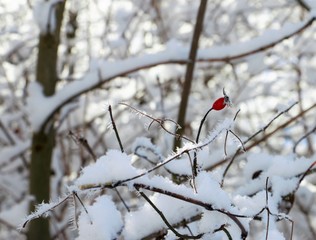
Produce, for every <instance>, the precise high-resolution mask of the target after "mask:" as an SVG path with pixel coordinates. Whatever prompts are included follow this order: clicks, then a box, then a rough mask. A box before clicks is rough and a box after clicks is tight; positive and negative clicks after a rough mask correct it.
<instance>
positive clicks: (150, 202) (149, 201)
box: [136, 187, 204, 239]
mask: <svg viewBox="0 0 316 240" xmlns="http://www.w3.org/2000/svg"><path fill="white" fill-rule="evenodd" d="M136 189H137V191H138V190H139V188H137V187H136ZM138 193H139V194H140V195H141V196H142V197H143V198H144V199H145V200H146V201H147V202H148V203H149V204H150V206H152V208H153V209H154V210H155V211H156V212H157V213H158V214H159V216H160V218H161V219H162V220H163V221H164V223H165V224H166V225H167V226H168V228H169V229H170V230H171V231H172V232H173V233H174V234H175V235H176V236H177V237H179V238H184V239H200V238H201V237H202V236H203V235H204V234H203V233H201V234H198V235H196V236H189V235H183V234H181V233H179V232H178V231H177V230H176V229H175V228H174V227H173V226H172V225H171V224H170V223H169V221H168V220H167V218H166V217H165V215H164V214H163V212H162V211H160V210H159V208H158V207H157V206H156V205H155V204H154V203H153V202H152V201H151V200H150V199H149V197H147V196H146V194H145V193H143V192H141V191H138Z"/></svg>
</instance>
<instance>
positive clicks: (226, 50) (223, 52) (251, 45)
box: [37, 15, 315, 125]
mask: <svg viewBox="0 0 316 240" xmlns="http://www.w3.org/2000/svg"><path fill="white" fill-rule="evenodd" d="M314 20H315V16H313V15H311V16H310V17H309V18H308V19H307V20H305V21H302V22H300V23H298V24H296V25H295V26H292V27H291V28H290V29H289V28H288V27H284V28H283V29H280V30H278V32H277V33H279V34H275V35H273V37H272V36H270V37H269V38H268V39H269V41H266V42H264V43H262V42H263V41H265V39H266V35H268V34H270V35H271V33H266V34H263V35H262V36H261V37H258V38H255V39H252V40H250V41H247V42H242V43H238V44H232V45H229V46H217V47H213V48H210V49H200V50H199V51H198V53H197V57H196V61H198V62H224V63H226V62H229V61H232V60H238V59H242V58H245V57H247V56H250V55H252V54H255V53H258V52H261V51H265V50H267V49H269V48H272V47H273V46H275V45H277V44H278V43H280V42H282V41H283V40H285V39H288V38H290V37H292V36H294V35H296V34H299V33H300V32H302V31H303V30H305V29H306V28H307V27H308V26H310V25H311V24H312V23H313V22H314ZM187 53H188V49H187V48H181V47H179V49H177V51H174V49H171V48H167V49H166V50H164V51H162V52H159V53H155V54H146V55H143V56H141V57H131V58H129V59H126V60H122V61H116V62H107V63H105V64H103V66H100V67H99V69H98V70H95V72H88V73H87V74H86V75H85V76H84V77H83V78H82V80H81V81H74V82H72V83H69V84H68V85H67V86H65V87H64V88H63V89H61V90H60V91H59V92H58V93H56V94H55V95H54V96H53V97H50V98H47V99H45V100H48V101H47V102H46V104H47V107H48V109H49V110H47V111H48V112H47V113H43V112H41V116H40V118H41V120H42V121H41V122H42V125H44V124H45V123H46V122H47V121H48V119H50V118H51V117H52V116H53V115H54V114H55V113H56V112H57V111H58V110H59V109H60V108H61V107H62V106H64V105H65V104H67V103H69V102H70V101H72V100H74V99H75V98H77V97H79V96H80V95H82V94H84V93H86V92H89V91H92V90H94V89H96V88H98V87H100V86H102V85H103V84H104V83H106V82H108V81H111V80H113V79H115V78H117V77H120V76H126V75H128V74H131V73H134V72H137V71H139V70H143V69H147V68H151V67H155V66H157V65H162V64H187V63H188V61H189V60H188V59H187ZM102 69H106V70H104V71H103V70H102ZM109 69H110V71H109ZM106 71H108V72H106ZM42 104H45V103H44V102H43V103H42ZM37 117H38V116H37Z"/></svg>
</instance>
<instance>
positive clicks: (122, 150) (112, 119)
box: [109, 105, 124, 152]
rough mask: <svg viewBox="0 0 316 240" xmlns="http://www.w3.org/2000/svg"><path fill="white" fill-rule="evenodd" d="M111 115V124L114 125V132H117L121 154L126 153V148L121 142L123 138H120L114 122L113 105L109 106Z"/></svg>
mask: <svg viewBox="0 0 316 240" xmlns="http://www.w3.org/2000/svg"><path fill="white" fill-rule="evenodd" d="M109 113H110V118H111V123H112V126H113V130H114V132H115V136H116V139H117V141H118V143H119V145H120V148H121V152H124V148H123V145H122V142H121V138H120V135H119V133H118V131H117V128H116V124H115V122H114V118H113V114H112V107H111V105H109Z"/></svg>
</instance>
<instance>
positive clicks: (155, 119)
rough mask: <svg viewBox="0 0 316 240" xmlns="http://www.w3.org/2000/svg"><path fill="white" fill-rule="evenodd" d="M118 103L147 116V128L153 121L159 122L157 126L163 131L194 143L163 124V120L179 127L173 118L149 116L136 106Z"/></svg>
mask: <svg viewBox="0 0 316 240" xmlns="http://www.w3.org/2000/svg"><path fill="white" fill-rule="evenodd" d="M119 104H121V105H123V106H126V107H129V108H130V109H132V110H133V111H135V112H136V113H138V114H141V115H142V116H145V117H147V118H149V119H150V120H151V122H150V124H149V126H148V128H150V126H151V125H152V124H153V123H154V122H156V123H158V124H159V126H160V127H161V128H162V129H163V130H165V131H166V132H167V133H169V134H170V135H173V136H175V137H176V138H183V139H185V140H187V141H189V142H192V143H194V142H193V141H192V140H191V139H189V138H187V137H185V136H180V135H179V134H176V133H173V132H170V131H169V130H168V129H167V128H166V127H165V126H164V123H165V122H172V123H173V124H175V125H176V127H177V128H178V127H180V125H179V124H178V123H177V122H175V121H174V120H172V119H168V118H163V119H160V118H154V117H152V116H150V115H149V114H147V113H145V112H142V111H140V110H138V109H136V108H134V107H132V106H130V105H128V104H127V103H119Z"/></svg>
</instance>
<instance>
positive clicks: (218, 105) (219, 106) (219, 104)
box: [212, 97, 226, 111]
mask: <svg viewBox="0 0 316 240" xmlns="http://www.w3.org/2000/svg"><path fill="white" fill-rule="evenodd" d="M224 107H226V101H225V97H221V98H219V99H217V100H216V101H215V102H214V103H213V106H212V108H213V109H214V110H216V111H219V110H222V109H223V108H224Z"/></svg>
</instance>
